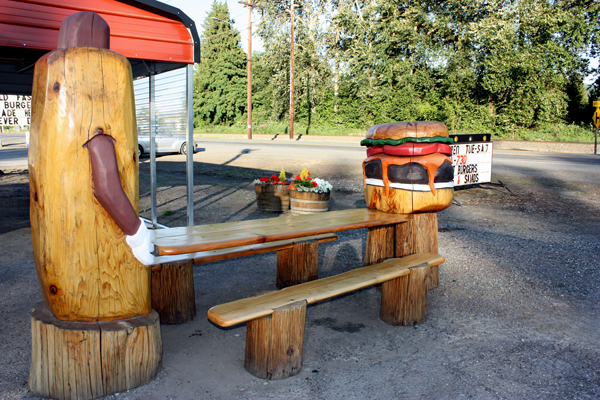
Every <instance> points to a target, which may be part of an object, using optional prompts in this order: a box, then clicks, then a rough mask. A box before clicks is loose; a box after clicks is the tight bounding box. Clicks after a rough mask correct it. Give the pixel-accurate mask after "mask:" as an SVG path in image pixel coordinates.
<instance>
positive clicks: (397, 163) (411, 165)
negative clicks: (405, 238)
mask: <svg viewBox="0 0 600 400" xmlns="http://www.w3.org/2000/svg"><path fill="white" fill-rule="evenodd" d="M450 143H452V139H451V138H449V137H448V127H447V126H446V125H444V124H442V123H441V122H436V121H419V122H398V123H389V124H381V125H375V126H372V127H371V128H369V130H368V131H367V137H366V139H363V140H362V142H361V145H363V146H367V159H366V160H365V161H364V162H363V173H364V183H365V200H366V201H367V206H368V207H369V208H374V209H377V210H381V211H385V212H392V213H402V214H410V213H417V212H426V211H428V212H431V211H440V210H443V209H444V208H446V207H448V206H449V205H450V204H451V203H452V197H453V196H454V169H453V167H452V158H451V155H452V149H451V148H450V146H449V144H450Z"/></svg>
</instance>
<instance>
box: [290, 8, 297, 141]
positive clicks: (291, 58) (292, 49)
mask: <svg viewBox="0 0 600 400" xmlns="http://www.w3.org/2000/svg"><path fill="white" fill-rule="evenodd" d="M294 7H296V5H295V4H294V0H292V4H291V6H290V18H291V23H292V24H291V25H292V34H291V39H290V139H293V138H294Z"/></svg>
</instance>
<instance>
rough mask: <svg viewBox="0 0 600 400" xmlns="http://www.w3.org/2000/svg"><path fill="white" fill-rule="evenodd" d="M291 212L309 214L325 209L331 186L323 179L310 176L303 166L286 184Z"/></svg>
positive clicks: (327, 204) (327, 205)
mask: <svg viewBox="0 0 600 400" xmlns="http://www.w3.org/2000/svg"><path fill="white" fill-rule="evenodd" d="M288 187H289V189H290V208H291V210H292V214H311V213H316V212H323V211H327V209H328V207H329V195H330V194H331V189H332V188H333V187H332V186H331V184H330V183H329V182H327V181H325V180H323V179H319V178H314V179H313V178H312V177H311V176H310V172H308V171H307V170H306V168H304V169H303V170H302V172H300V175H296V179H294V180H293V181H292V183H290V185H289V186H288Z"/></svg>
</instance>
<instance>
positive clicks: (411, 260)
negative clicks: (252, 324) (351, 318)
mask: <svg viewBox="0 0 600 400" xmlns="http://www.w3.org/2000/svg"><path fill="white" fill-rule="evenodd" d="M442 262H444V258H443V257H442V256H440V255H438V254H433V253H423V254H413V255H410V256H407V257H403V258H398V259H392V260H386V261H384V262H382V263H380V264H376V265H371V266H368V267H363V268H358V269H354V270H351V271H348V272H344V273H343V274H339V275H336V276H331V277H327V278H322V279H318V280H315V281H311V282H306V283H303V284H300V285H295V286H290V287H287V288H285V289H282V290H279V291H277V292H272V293H269V294H266V295H263V296H259V297H254V298H248V299H240V300H236V301H232V302H230V303H225V304H221V305H218V306H215V307H212V308H211V309H210V310H208V319H210V320H211V321H212V322H214V323H215V324H217V325H219V326H222V327H228V326H233V325H237V324H241V323H243V322H247V321H251V320H253V319H257V318H262V317H265V316H268V315H271V314H272V313H273V310H274V309H275V308H278V307H283V306H285V305H287V304H290V303H294V302H296V301H302V300H306V301H307V303H308V304H312V303H314V302H317V301H320V300H324V299H328V298H331V297H335V296H338V295H340V294H344V293H348V292H351V291H354V290H358V289H361V288H364V287H367V286H371V285H375V284H378V283H382V282H386V281H389V280H390V279H394V278H398V277H400V276H403V275H407V274H409V272H410V271H409V268H410V267H412V266H416V265H420V264H423V263H428V264H430V265H439V264H441V263H442Z"/></svg>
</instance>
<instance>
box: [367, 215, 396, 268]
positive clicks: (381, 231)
mask: <svg viewBox="0 0 600 400" xmlns="http://www.w3.org/2000/svg"><path fill="white" fill-rule="evenodd" d="M395 240H396V238H395V225H385V226H378V227H374V228H369V231H368V232H367V245H366V249H365V266H369V265H374V264H379V263H380V262H382V261H384V260H387V259H388V258H394V257H395V245H396V243H395Z"/></svg>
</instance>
